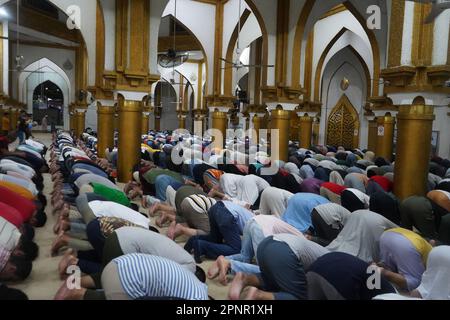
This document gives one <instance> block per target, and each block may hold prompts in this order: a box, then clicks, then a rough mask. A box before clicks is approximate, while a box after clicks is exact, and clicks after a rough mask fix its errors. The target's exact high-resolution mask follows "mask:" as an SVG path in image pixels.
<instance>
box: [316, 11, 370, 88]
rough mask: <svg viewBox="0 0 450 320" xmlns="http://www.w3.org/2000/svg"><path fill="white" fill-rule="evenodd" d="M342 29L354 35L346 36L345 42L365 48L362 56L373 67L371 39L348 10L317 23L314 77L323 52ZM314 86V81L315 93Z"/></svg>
mask: <svg viewBox="0 0 450 320" xmlns="http://www.w3.org/2000/svg"><path fill="white" fill-rule="evenodd" d="M342 28H347V29H348V30H350V31H352V33H353V34H348V35H346V39H344V40H343V41H344V42H348V43H350V44H352V45H353V44H354V47H355V48H363V51H362V52H360V54H361V56H362V57H363V58H364V59H365V60H366V61H368V64H369V65H372V66H373V57H372V53H371V49H368V48H371V46H370V41H369V38H368V37H367V34H366V32H365V31H364V29H363V27H362V26H361V24H360V23H359V21H358V20H356V18H355V17H354V16H353V15H352V14H351V12H350V11H348V10H347V11H343V12H340V13H337V14H335V15H332V16H330V17H327V18H325V19H322V20H320V21H318V22H317V23H316V25H315V27H314V55H313V64H312V65H313V67H312V74H313V75H314V74H315V73H316V69H317V65H318V63H319V60H320V56H321V55H322V53H323V51H324V50H325V48H326V47H327V45H328V44H329V43H330V41H331V40H332V39H333V38H334V37H335V36H336V34H337V33H338V32H339V31H340V30H341V29H342ZM358 37H359V39H358ZM359 40H362V42H363V43H364V44H365V47H364V45H363V44H362V43H358V42H360V41H359ZM335 45H336V44H335ZM324 65H325V64H324ZM372 69H373V67H372ZM314 86H315V84H314V81H313V82H312V85H311V91H312V92H314V89H315V88H314Z"/></svg>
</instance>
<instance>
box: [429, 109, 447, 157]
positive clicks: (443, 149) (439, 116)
mask: <svg viewBox="0 0 450 320" xmlns="http://www.w3.org/2000/svg"><path fill="white" fill-rule="evenodd" d="M448 111H449V110H448V107H447V106H435V107H434V115H435V117H436V120H434V122H433V131H438V132H439V150H438V155H439V156H440V157H442V158H445V159H450V117H449V116H448V115H447V113H448Z"/></svg>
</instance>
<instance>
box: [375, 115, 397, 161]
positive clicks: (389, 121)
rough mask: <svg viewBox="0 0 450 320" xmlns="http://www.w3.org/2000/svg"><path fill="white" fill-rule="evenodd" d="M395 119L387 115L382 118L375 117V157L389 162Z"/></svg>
mask: <svg viewBox="0 0 450 320" xmlns="http://www.w3.org/2000/svg"><path fill="white" fill-rule="evenodd" d="M394 128H395V118H394V117H392V116H391V115H390V114H389V113H388V114H386V115H385V116H384V117H377V147H376V152H375V153H376V155H377V156H378V157H383V158H385V159H387V160H389V161H391V160H392V151H393V148H394Z"/></svg>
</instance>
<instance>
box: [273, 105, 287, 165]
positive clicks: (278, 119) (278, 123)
mask: <svg viewBox="0 0 450 320" xmlns="http://www.w3.org/2000/svg"><path fill="white" fill-rule="evenodd" d="M290 116H291V112H290V111H286V110H283V109H282V108H281V106H278V107H277V109H275V110H272V113H271V130H276V129H278V143H276V145H273V144H272V142H271V149H272V155H274V154H275V153H274V152H273V150H274V148H278V158H279V159H278V160H283V161H287V160H288V147H289V119H290ZM271 134H272V132H271ZM271 141H272V139H271ZM274 160H277V159H274Z"/></svg>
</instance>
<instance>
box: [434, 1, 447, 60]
mask: <svg viewBox="0 0 450 320" xmlns="http://www.w3.org/2000/svg"><path fill="white" fill-rule="evenodd" d="M449 30H450V9H447V10H445V11H444V12H443V13H441V15H440V16H438V17H437V18H436V20H435V21H434V40H433V65H444V64H447V53H448V51H449V50H450V48H449V43H448V34H449Z"/></svg>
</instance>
